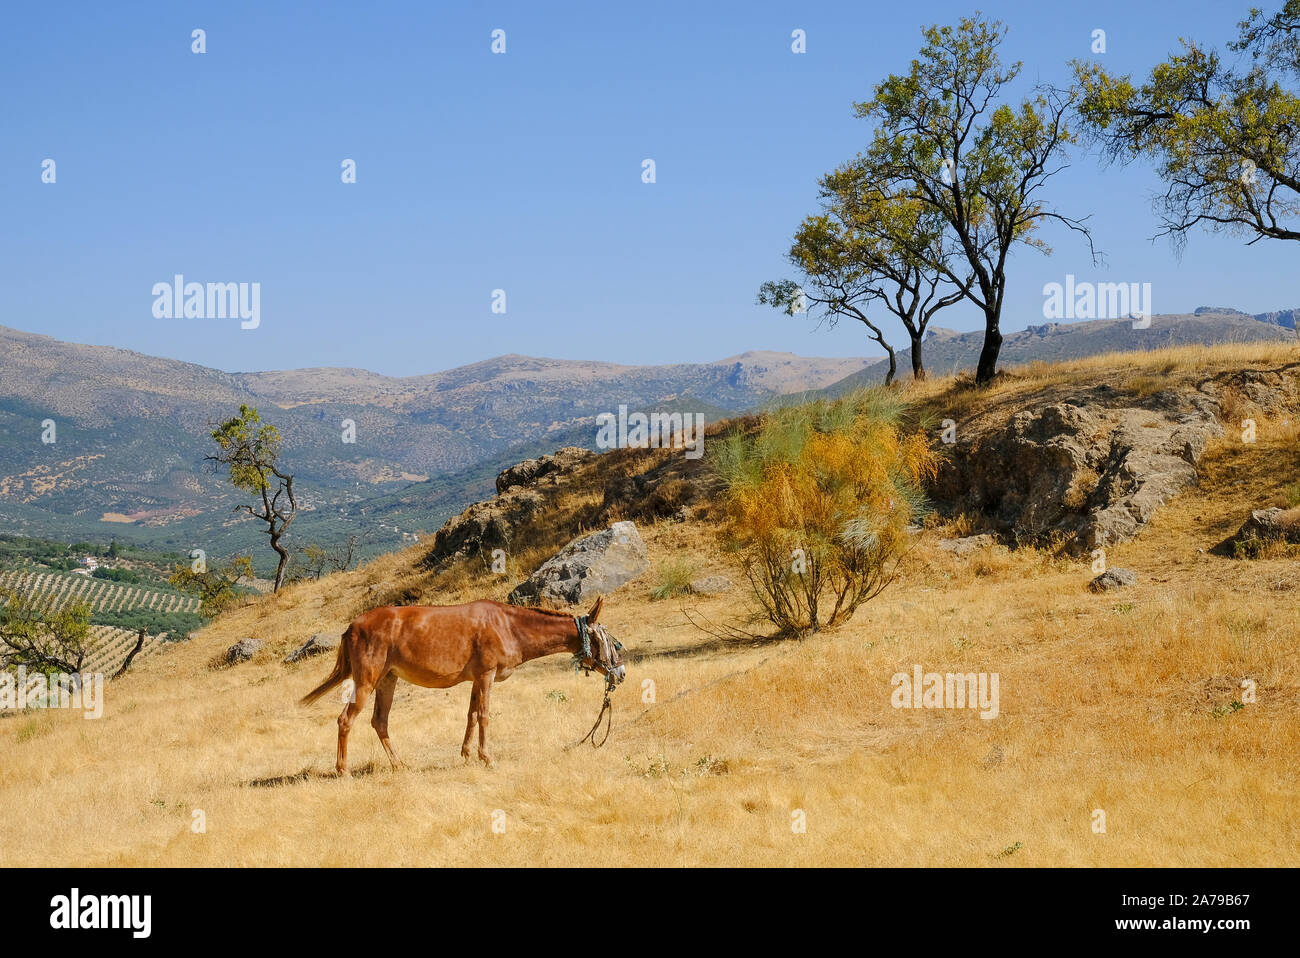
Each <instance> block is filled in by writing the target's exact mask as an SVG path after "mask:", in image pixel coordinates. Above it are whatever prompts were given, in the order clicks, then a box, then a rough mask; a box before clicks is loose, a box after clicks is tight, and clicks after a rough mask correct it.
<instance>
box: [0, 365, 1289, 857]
mask: <svg viewBox="0 0 1300 958" xmlns="http://www.w3.org/2000/svg"><path fill="white" fill-rule="evenodd" d="M1270 348H1271V347H1270ZM1226 349H1228V348H1220V349H1219V350H1215V351H1214V352H1215V353H1216V354H1218V353H1220V352H1223V351H1224V350H1226ZM1254 349H1255V350H1256V353H1254V354H1253V355H1258V353H1259V351H1260V350H1261V347H1254ZM1231 358H1232V357H1226V359H1225V361H1227V360H1230V359H1231ZM1266 359H1268V357H1266ZM1275 359H1276V357H1273V358H1272V359H1271V360H1270V361H1274V360H1275ZM1126 361H1127V360H1126ZM1082 365H1083V366H1085V367H1086V366H1087V364H1082ZM1132 374H1133V373H1132V370H1129V371H1128V372H1127V375H1132ZM1047 378H1049V379H1050V378H1051V377H1050V376H1048V377H1047ZM935 385H936V384H930V385H929V386H927V387H926V388H927V389H928V388H932V387H935ZM937 388H939V389H943V388H947V387H943V386H941V385H939V386H938V387H937ZM997 388H1014V389H1019V388H1021V387H1020V386H1018V385H1015V384H1010V385H1009V386H1007V387H1001V386H1000V387H997ZM1293 440H1294V436H1291V437H1290V438H1288V437H1287V435H1286V428H1285V427H1283V426H1281V425H1278V426H1277V427H1276V428H1265V427H1261V435H1260V441H1259V442H1258V443H1257V444H1256V445H1253V446H1243V445H1241V444H1240V443H1234V442H1232V441H1231V440H1230V439H1225V440H1224V441H1223V442H1221V443H1220V444H1219V445H1218V446H1217V447H1215V448H1214V449H1213V450H1212V451H1211V452H1210V454H1209V456H1208V458H1207V460H1206V463H1205V466H1204V470H1203V471H1204V481H1203V484H1202V485H1201V486H1200V487H1199V488H1196V489H1193V490H1190V491H1188V492H1187V493H1184V494H1183V495H1182V496H1180V497H1179V498H1177V499H1176V500H1174V501H1173V502H1172V503H1171V504H1169V505H1168V506H1166V507H1165V508H1164V509H1163V510H1162V511H1161V512H1159V513H1158V514H1157V516H1156V518H1155V520H1154V521H1153V523H1152V525H1151V526H1150V527H1149V528H1148V530H1147V531H1146V532H1145V533H1144V534H1143V535H1142V536H1140V537H1139V538H1138V539H1137V540H1135V541H1134V542H1132V543H1129V544H1127V545H1124V546H1120V547H1117V548H1115V549H1113V550H1111V554H1110V556H1109V559H1110V562H1111V564H1112V565H1121V566H1124V567H1127V568H1131V569H1133V570H1134V571H1136V572H1137V574H1138V576H1139V583H1138V585H1137V586H1135V587H1133V588H1131V589H1128V590H1124V591H1122V592H1119V593H1111V594H1103V595H1094V594H1092V593H1090V592H1088V591H1087V589H1086V584H1087V582H1088V580H1089V578H1090V577H1091V572H1090V570H1089V568H1088V565H1087V563H1086V562H1084V561H1080V560H1068V559H1063V558H1055V557H1053V556H1051V555H1048V554H1046V553H1040V552H1036V551H1033V550H1021V551H1019V552H1014V553H1013V552H1007V551H1005V550H1002V549H997V550H991V551H986V552H983V553H978V554H976V555H975V556H972V557H970V558H967V559H958V558H956V557H954V556H952V555H951V554H948V553H946V552H943V551H941V550H939V549H938V548H936V546H935V541H936V539H937V537H938V536H939V535H940V534H941V532H942V530H938V529H931V530H928V531H926V532H925V533H923V534H922V535H921V537H920V540H919V542H918V544H917V546H916V548H915V549H914V550H913V552H912V553H911V554H910V555H909V556H908V558H907V560H906V563H905V567H904V572H903V578H902V580H901V581H900V582H899V583H897V584H896V585H895V586H894V587H892V588H891V589H889V590H888V591H886V592H885V593H884V594H883V595H882V596H881V597H880V598H878V599H877V600H875V601H874V602H871V603H869V604H868V605H866V606H864V607H863V608H862V609H860V610H859V612H858V614H857V615H856V616H855V617H854V618H853V619H852V621H850V622H849V623H848V624H847V625H845V626H844V627H842V628H840V629H838V630H836V631H834V632H832V633H828V634H822V635H818V636H814V637H812V638H809V639H807V640H805V641H802V642H798V641H791V642H781V643H774V642H768V641H762V640H758V639H754V640H745V639H739V640H735V639H732V640H728V639H718V638H714V637H713V636H710V635H707V634H705V633H703V632H701V631H699V630H698V629H696V628H694V627H692V626H691V625H690V623H689V622H688V621H687V618H686V614H685V612H686V610H693V611H694V613H698V614H701V615H703V616H706V617H707V618H708V619H709V620H711V621H715V622H726V623H732V624H734V623H737V622H739V621H741V620H742V619H743V616H744V615H745V612H746V609H747V607H748V606H747V602H746V600H745V596H744V594H743V592H741V591H740V590H738V591H737V592H735V593H729V594H727V595H724V596H720V597H712V598H700V597H687V598H685V599H671V600H666V601H657V602H655V601H651V599H650V595H649V593H650V590H651V588H652V587H653V586H654V584H655V583H656V581H657V577H656V574H655V572H654V571H652V572H650V573H648V574H647V575H645V576H643V577H642V578H641V579H640V580H638V581H637V582H634V583H632V584H630V585H628V586H625V587H624V588H623V589H621V590H619V591H618V592H617V593H615V594H614V595H613V596H611V598H610V600H609V601H607V602H606V612H605V618H606V620H607V624H608V625H609V626H610V628H611V629H612V630H613V632H614V633H615V634H616V635H618V636H619V637H620V638H621V639H622V640H623V642H624V644H625V645H626V646H627V648H628V651H629V652H630V653H631V657H630V660H629V681H628V683H627V684H626V685H625V686H624V687H623V688H621V689H620V690H619V691H618V692H617V693H616V694H615V702H616V705H615V708H616V711H615V713H614V720H615V724H614V730H613V734H612V736H611V738H610V740H609V743H608V744H607V745H606V747H605V748H603V749H601V750H599V751H596V750H593V749H591V748H590V747H587V746H583V747H581V748H579V749H575V750H572V751H568V752H566V751H564V750H563V747H564V745H566V744H567V743H569V742H571V741H573V740H574V739H577V738H578V737H579V736H580V735H582V733H584V732H585V731H586V730H587V728H588V727H589V726H590V723H591V721H592V720H593V719H594V717H595V712H596V709H597V707H598V704H599V701H600V682H599V680H598V679H597V678H595V677H591V678H586V677H583V676H577V675H574V674H573V673H572V672H570V671H568V670H567V668H566V664H565V662H563V661H562V660H561V658H559V657H557V658H555V659H553V660H544V661H539V662H534V663H530V664H528V665H526V666H525V667H523V668H522V669H520V670H519V671H518V672H517V673H515V675H513V676H512V677H511V678H510V680H509V681H507V682H504V683H502V684H499V685H498V686H497V688H496V690H495V692H494V695H493V702H492V704H493V722H492V745H493V752H494V755H495V759H496V763H497V764H496V767H495V768H491V769H487V768H483V767H481V766H478V765H476V764H471V765H465V764H462V763H461V761H460V758H459V742H460V737H461V734H462V732H463V729H464V712H465V708H466V703H467V698H468V687H467V686H461V687H458V688H455V689H451V690H446V691H433V690H423V689H415V688H412V687H410V686H407V685H403V686H401V687H400V688H399V691H398V695H397V701H396V704H395V706H394V709H393V718H392V724H391V732H392V736H393V743H394V747H395V748H396V749H397V751H398V754H399V755H401V756H402V757H403V758H404V759H405V760H406V761H407V762H409V763H410V764H411V765H412V770H411V771H406V772H393V771H391V770H390V769H389V768H388V765H387V762H386V761H385V760H384V757H383V752H382V750H381V748H380V746H379V743H378V741H377V739H376V737H375V736H374V734H373V732H372V731H371V729H370V728H369V726H368V723H364V722H358V723H357V725H356V726H355V727H354V729H353V734H352V745H351V758H352V763H353V766H354V769H356V771H357V774H355V775H354V776H353V777H352V778H349V779H345V780H340V779H336V778H334V777H332V769H333V750H334V738H335V731H336V729H335V724H334V718H335V715H336V708H335V707H333V706H332V705H331V704H329V703H330V699H326V700H324V701H322V702H320V703H318V704H317V705H316V706H314V707H312V708H309V709H303V708H299V707H298V706H296V705H295V704H294V703H295V701H296V700H297V698H298V697H299V696H301V695H302V694H303V693H304V692H305V691H306V690H307V689H309V688H311V687H312V686H313V685H315V684H316V683H317V682H318V681H319V680H320V678H322V677H323V676H324V674H325V673H326V672H328V671H329V667H330V664H331V663H330V662H327V661H326V660H325V659H323V658H316V659H312V660H308V661H307V662H304V663H301V664H299V665H296V666H285V665H282V664H281V659H282V658H283V657H284V655H285V654H286V653H287V652H289V651H291V650H292V649H293V648H295V647H296V646H297V645H298V644H300V643H301V642H302V641H303V640H305V639H306V637H307V636H309V635H310V634H312V633H314V632H320V631H341V630H342V628H343V626H344V625H345V624H346V622H347V621H348V619H349V618H350V617H351V615H352V614H353V613H354V612H355V610H356V609H357V608H358V607H359V606H362V605H364V604H365V596H366V595H368V594H373V593H367V592H366V591H365V590H366V588H367V586H368V585H371V584H374V585H377V586H379V587H380V588H384V589H386V588H388V587H389V586H390V584H391V583H392V582H394V581H396V580H399V579H401V578H403V577H404V576H406V575H407V574H408V571H409V569H410V568H411V566H412V565H413V563H414V561H415V560H416V558H417V557H418V555H419V554H420V549H419V548H413V549H408V550H406V551H405V552H403V553H398V554H394V555H390V556H385V557H383V558H381V559H379V560H377V561H376V562H374V563H372V564H370V565H368V566H366V567H365V568H363V569H360V570H357V571H354V572H351V573H347V574H345V575H342V576H336V577H333V578H331V579H329V580H326V581H324V582H321V583H308V584H302V585H297V586H293V587H291V588H289V589H287V590H286V591H285V592H283V593H282V594H280V595H278V596H268V597H264V598H262V599H259V600H257V601H255V602H254V603H252V604H250V605H248V606H246V607H243V608H240V609H237V610H235V611H233V612H232V613H230V614H228V615H227V616H224V617H223V618H222V619H220V620H219V621H217V622H215V623H214V624H212V625H211V626H209V627H208V628H207V629H205V630H204V631H203V632H202V633H200V634H199V636H198V637H197V638H196V639H195V640H193V641H192V642H190V643H188V644H186V645H184V646H181V647H178V648H176V649H175V650H174V651H171V652H169V653H167V654H163V655H159V656H157V657H155V658H154V659H152V660H150V661H147V662H146V663H144V665H143V666H142V667H141V668H140V669H139V670H138V671H136V672H134V673H133V674H131V675H128V676H127V677H125V678H124V679H122V680H119V681H118V682H116V683H113V684H111V685H110V686H109V688H108V691H107V696H108V698H107V704H106V708H105V716H104V718H103V719H101V720H99V721H86V720H84V719H82V718H81V716H80V715H79V714H76V713H66V712H44V713H40V712H31V713H26V714H23V715H17V716H11V717H8V718H4V719H0V755H2V756H3V761H0V808H3V809H4V810H5V814H4V816H3V817H2V818H0V862H3V863H4V864H6V865H16V864H22V865H36V864H59V865H72V864H76V865H104V866H118V865H182V866H190V865H229V866H250V865H434V864H458V865H534V864H540V865H583V864H619V865H722V864H741V865H755V866H757V865H916V866H920V865H975V866H981V865H983V866H990V867H1007V866H1016V865H1031V866H1043V865H1075V866H1114V865H1173V866H1190V865H1209V866H1215V865H1256V864H1259V863H1264V862H1266V863H1269V864H1279V865H1296V864H1300V834H1298V833H1300V824H1297V823H1298V821H1300V819H1297V817H1296V816H1295V814H1294V811H1295V809H1296V808H1297V807H1300V781H1298V778H1300V776H1297V772H1296V763H1295V756H1296V755H1297V754H1300V722H1297V721H1296V715H1297V708H1298V707H1300V646H1298V645H1297V643H1296V640H1295V636H1296V635H1297V634H1300V603H1297V602H1296V601H1295V597H1296V595H1297V590H1298V589H1300V571H1298V570H1297V569H1296V566H1295V563H1294V561H1290V560H1283V559H1262V560H1258V561H1254V562H1241V561H1234V560H1231V559H1226V558H1221V557H1218V556H1215V555H1213V554H1211V553H1210V552H1209V549H1210V548H1211V547H1212V546H1213V545H1214V544H1215V543H1217V542H1218V541H1219V540H1220V539H1222V538H1223V537H1224V536H1226V535H1227V534H1228V533H1230V532H1232V531H1233V530H1234V529H1235V528H1236V526H1237V525H1238V524H1239V523H1240V522H1241V520H1242V519H1243V518H1244V516H1245V513H1246V511H1247V510H1248V509H1249V508H1252V507H1257V506H1259V505H1261V504H1268V500H1270V499H1276V498H1278V497H1285V495H1286V490H1287V488H1288V486H1290V485H1292V484H1293V483H1294V477H1295V476H1296V472H1297V466H1300V455H1298V454H1297V451H1296V446H1295V443H1294V441H1293ZM643 531H644V533H645V537H646V539H647V543H648V545H649V548H650V552H651V559H652V562H653V563H654V564H655V566H656V568H662V567H665V566H667V565H668V564H670V563H673V562H678V561H689V562H691V563H692V564H693V565H695V566H696V567H697V568H698V569H699V571H700V572H701V573H706V572H713V571H717V572H723V573H725V574H728V575H730V576H731V577H732V578H733V579H734V580H736V581H737V582H739V581H740V579H739V576H738V575H737V574H736V572H735V571H734V570H732V569H730V568H729V567H728V563H727V561H726V559H725V557H724V556H722V555H721V554H720V553H719V552H718V551H717V549H716V546H715V544H714V533H713V531H712V530H711V528H709V527H708V526H706V525H703V524H694V523H692V524H673V523H663V524H659V525H655V526H652V527H649V528H646V529H644V530H643ZM961 531H966V529H965V528H963V529H962V530H961ZM512 584H513V580H510V581H504V580H496V581H492V580H489V579H485V578H481V577H478V576H477V575H474V574H466V575H464V576H460V577H456V578H453V579H449V580H448V584H447V586H446V587H445V588H444V589H443V591H442V592H441V593H440V597H441V598H442V599H443V601H459V600H463V599H466V598H470V597H474V596H479V595H488V596H491V597H496V598H500V597H502V596H504V594H505V592H506V591H508V589H509V587H510V586H511V585H512ZM756 628H757V627H756ZM245 636H256V637H259V638H263V639H265V640H267V643H268V646H267V648H266V649H265V650H263V652H262V653H260V654H259V655H258V657H256V658H255V659H254V660H253V661H252V662H249V663H247V664H244V665H239V666H235V667H233V668H228V669H214V668H213V667H212V662H213V660H214V659H215V658H216V657H217V656H218V655H219V654H220V652H221V651H222V650H224V649H225V648H226V647H228V646H229V645H230V644H232V643H233V642H235V641H236V640H238V639H240V638H243V637H245ZM914 664H920V665H922V666H923V667H924V669H925V670H926V671H937V672H947V671H954V672H955V671H960V672H983V671H987V672H997V673H998V674H999V676H1000V691H1001V696H1000V708H1001V714H1000V715H999V716H998V717H997V718H996V719H993V720H991V721H985V720H982V719H980V718H979V717H978V715H977V714H976V713H975V712H971V711H957V710H897V709H894V708H892V707H891V704H890V697H891V691H892V689H891V685H890V677H891V675H893V674H894V673H895V672H908V673H910V672H911V670H912V667H913V665H914ZM1245 678H1250V679H1252V680H1254V682H1255V683H1256V684H1257V689H1258V691H1257V701H1256V702H1254V703H1251V704H1247V705H1245V707H1244V708H1239V709H1236V710H1234V709H1232V708H1231V703H1232V702H1233V701H1234V700H1239V699H1240V698H1241V697H1242V692H1241V690H1240V688H1239V686H1240V683H1241V680H1242V679H1245ZM645 680H651V681H653V683H654V693H655V695H654V699H655V700H654V702H653V703H650V702H645V701H642V683H643V681H645ZM196 809H200V810H202V811H203V813H204V814H205V816H206V831H205V832H203V833H201V834H196V833H195V832H194V831H193V830H192V828H191V822H192V817H193V813H194V810H196ZM1096 809H1101V810H1103V811H1104V812H1105V815H1106V831H1105V833H1104V834H1097V833H1095V832H1094V831H1093V821H1094V818H1093V812H1094V810H1096ZM796 810H798V811H802V812H803V814H804V816H805V817H806V824H807V828H806V831H805V832H803V833H797V832H795V831H794V830H792V827H791V823H792V814H793V813H795V812H796ZM495 812H500V813H502V814H503V815H504V826H505V827H504V832H503V833H496V832H494V831H493V827H492V825H493V815H494V813H495ZM498 820H500V819H498ZM68 836H75V840H69V839H68ZM1017 843H1018V847H1017ZM1010 849H1015V850H1014V851H1010V852H1009V853H1007V854H1002V853H1003V852H1004V850H1010Z"/></svg>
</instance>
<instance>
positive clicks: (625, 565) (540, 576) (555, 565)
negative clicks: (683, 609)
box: [507, 522, 650, 606]
mask: <svg viewBox="0 0 1300 958" xmlns="http://www.w3.org/2000/svg"><path fill="white" fill-rule="evenodd" d="M649 568H650V559H649V557H648V556H647V555H646V548H645V543H644V542H643V541H642V540H641V534H640V533H639V532H637V529H636V526H635V525H633V524H632V523H631V522H616V523H614V524H613V525H612V526H610V527H609V528H608V529H604V530H602V531H600V532H594V533H592V534H591V535H588V536H583V537H582V538H579V539H575V540H573V541H572V542H570V543H569V544H568V545H567V546H565V547H564V548H563V549H561V550H560V551H559V552H557V553H556V554H555V555H553V556H552V557H551V558H549V559H547V560H546V561H545V562H543V563H542V565H541V567H540V568H539V569H538V570H537V571H536V572H534V573H533V574H532V575H531V576H529V577H528V578H527V579H526V580H525V581H523V582H521V583H519V585H517V586H515V588H514V591H512V592H511V593H510V595H509V596H508V597H507V601H508V602H510V603H512V604H514V605H549V606H561V605H585V604H586V603H587V602H589V601H592V600H594V599H595V597H596V596H598V595H604V594H605V593H608V592H613V591H614V590H615V589H617V588H618V587H619V586H621V585H623V584H624V583H626V582H630V581H631V580H632V579H635V578H636V577H637V576H639V575H641V573H643V572H645V571H646V570H647V569H649Z"/></svg>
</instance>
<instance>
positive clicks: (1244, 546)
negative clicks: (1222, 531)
mask: <svg viewBox="0 0 1300 958" xmlns="http://www.w3.org/2000/svg"><path fill="white" fill-rule="evenodd" d="M1271 542H1287V543H1292V544H1295V543H1300V508H1295V509H1282V508H1279V507H1277V506H1274V507H1273V508H1271V509H1254V510H1252V511H1251V513H1250V518H1248V519H1247V520H1246V521H1245V522H1243V523H1242V524H1241V528H1240V529H1238V530H1237V531H1236V532H1234V533H1233V534H1232V535H1230V536H1228V538H1226V539H1224V540H1223V541H1222V542H1220V543H1219V545H1218V546H1217V547H1215V550H1214V551H1215V552H1217V553H1219V554H1226V555H1236V554H1238V553H1240V554H1241V555H1244V556H1247V557H1252V558H1253V557H1254V556H1256V555H1257V554H1258V551H1259V548H1260V547H1261V546H1263V545H1266V544H1268V543H1271Z"/></svg>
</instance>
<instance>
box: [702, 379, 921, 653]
mask: <svg viewBox="0 0 1300 958" xmlns="http://www.w3.org/2000/svg"><path fill="white" fill-rule="evenodd" d="M904 411H905V406H904V404H903V402H902V401H901V400H900V399H899V398H898V397H897V395H896V394H894V393H892V392H890V391H888V390H883V389H873V390H863V391H860V392H858V393H855V394H853V395H851V396H848V397H846V398H844V399H840V400H838V401H835V402H830V401H825V400H822V401H818V402H814V403H808V404H806V405H801V406H789V407H786V408H783V409H779V410H776V411H774V412H772V413H770V414H768V415H767V416H765V417H764V419H763V422H762V424H761V426H760V429H759V432H758V434H757V436H755V437H754V438H752V439H751V438H748V437H744V436H732V437H729V438H728V439H727V440H726V442H725V444H724V445H723V450H722V456H721V462H720V467H721V472H722V475H723V477H724V479H725V481H726V483H727V498H728V506H729V510H730V516H731V524H730V526H729V529H728V538H729V540H730V542H731V544H732V545H733V547H734V548H735V549H736V550H737V551H738V552H739V554H740V557H741V562H742V567H743V569H744V572H745V575H746V577H747V578H748V579H749V582H750V584H751V585H752V586H753V589H754V594H755V596H756V597H757V599H758V602H759V605H760V606H761V607H762V609H763V612H764V614H765V615H766V617H767V618H768V619H769V620H770V621H771V622H772V623H773V624H774V625H776V626H777V628H778V629H779V630H780V631H781V632H782V633H787V634H803V633H806V632H816V631H818V630H819V629H822V628H826V627H830V626H834V625H836V624H838V623H839V622H841V621H843V620H844V619H846V618H848V617H849V616H850V615H852V614H853V611H854V610H855V609H856V608H857V607H858V606H859V605H860V604H861V603H863V602H866V601H868V600H869V599H871V598H873V597H874V596H876V595H877V594H879V592H880V591H881V590H882V589H884V588H885V586H887V585H888V584H889V583H890V582H891V581H892V580H893V578H894V571H895V568H896V566H897V562H898V559H899V557H900V556H901V555H902V554H903V552H904V551H906V548H907V537H908V534H907V532H906V527H907V525H908V524H909V523H910V522H911V521H912V519H913V518H914V517H915V516H916V515H917V514H918V512H919V511H920V509H921V506H922V496H921V491H920V484H921V482H922V481H923V480H924V479H926V478H929V477H931V476H933V474H934V471H935V468H936V465H937V457H936V456H935V454H934V452H933V450H932V449H931V448H930V445H929V443H928V441H927V440H926V438H925V435H924V433H922V432H919V431H917V432H911V433H908V432H905V430H904V428H903V426H902V417H903V413H904Z"/></svg>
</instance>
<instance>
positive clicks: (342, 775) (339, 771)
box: [334, 766, 348, 778]
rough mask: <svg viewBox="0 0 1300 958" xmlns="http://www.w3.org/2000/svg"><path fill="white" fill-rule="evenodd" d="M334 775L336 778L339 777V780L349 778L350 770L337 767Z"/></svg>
mask: <svg viewBox="0 0 1300 958" xmlns="http://www.w3.org/2000/svg"><path fill="white" fill-rule="evenodd" d="M334 774H335V776H337V777H338V778H347V777H348V770H347V769H346V768H343V767H341V766H335V768H334Z"/></svg>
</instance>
